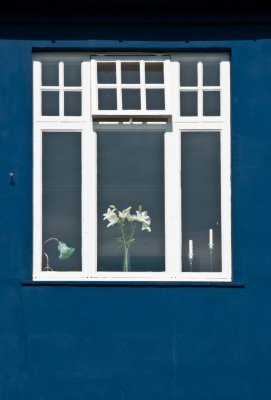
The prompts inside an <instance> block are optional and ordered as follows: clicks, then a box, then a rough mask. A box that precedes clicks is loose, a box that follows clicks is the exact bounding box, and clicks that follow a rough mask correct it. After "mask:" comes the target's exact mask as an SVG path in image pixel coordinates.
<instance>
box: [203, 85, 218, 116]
mask: <svg viewBox="0 0 271 400" xmlns="http://www.w3.org/2000/svg"><path fill="white" fill-rule="evenodd" d="M203 115H204V116H212V117H215V116H219V115H220V92H218V91H216V92H207V91H205V92H203Z"/></svg>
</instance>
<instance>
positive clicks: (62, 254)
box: [43, 238, 75, 271]
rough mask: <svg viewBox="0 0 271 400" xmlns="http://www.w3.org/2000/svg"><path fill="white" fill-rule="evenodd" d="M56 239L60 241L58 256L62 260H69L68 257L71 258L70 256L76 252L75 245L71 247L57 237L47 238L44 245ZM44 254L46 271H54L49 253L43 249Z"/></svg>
mask: <svg viewBox="0 0 271 400" xmlns="http://www.w3.org/2000/svg"><path fill="white" fill-rule="evenodd" d="M52 240H55V241H56V242H57V243H58V246H57V249H58V251H59V256H58V258H59V259H60V260H67V259H68V258H70V256H72V255H73V253H74V252H75V249H74V248H73V247H69V246H67V245H66V243H63V242H61V241H60V240H58V239H57V238H49V239H47V240H45V242H44V243H43V246H44V245H45V244H46V243H48V242H50V241H52ZM43 254H44V255H45V258H46V267H44V268H43V270H44V271H53V268H52V267H50V262H49V256H48V254H47V253H46V252H45V251H44V250H43Z"/></svg>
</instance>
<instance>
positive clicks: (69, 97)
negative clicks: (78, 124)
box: [64, 92, 82, 117]
mask: <svg viewBox="0 0 271 400" xmlns="http://www.w3.org/2000/svg"><path fill="white" fill-rule="evenodd" d="M81 108H82V106H81V92H64V115H65V116H74V117H76V116H80V115H81V114H82V111H81Z"/></svg>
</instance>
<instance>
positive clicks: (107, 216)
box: [103, 208, 119, 228]
mask: <svg viewBox="0 0 271 400" xmlns="http://www.w3.org/2000/svg"><path fill="white" fill-rule="evenodd" d="M115 210H116V209H115V208H114V209H113V210H112V209H111V208H108V209H107V212H106V213H104V214H103V216H104V220H107V221H109V224H108V225H107V228H109V227H110V226H113V225H115V224H117V223H118V222H119V217H118V216H117V214H116V213H115Z"/></svg>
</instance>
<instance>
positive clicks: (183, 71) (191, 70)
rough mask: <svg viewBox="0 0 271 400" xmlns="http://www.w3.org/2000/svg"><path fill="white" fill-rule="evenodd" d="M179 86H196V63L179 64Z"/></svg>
mask: <svg viewBox="0 0 271 400" xmlns="http://www.w3.org/2000/svg"><path fill="white" fill-rule="evenodd" d="M180 86H198V73H197V63H196V62H181V63H180Z"/></svg>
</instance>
